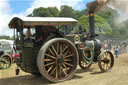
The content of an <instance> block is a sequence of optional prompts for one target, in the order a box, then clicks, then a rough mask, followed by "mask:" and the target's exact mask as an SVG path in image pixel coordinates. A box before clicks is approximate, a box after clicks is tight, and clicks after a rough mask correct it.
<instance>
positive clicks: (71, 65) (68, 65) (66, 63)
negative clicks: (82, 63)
mask: <svg viewBox="0 0 128 85" xmlns="http://www.w3.org/2000/svg"><path fill="white" fill-rule="evenodd" d="M64 63H65V64H66V65H68V66H71V67H72V65H71V64H70V63H67V62H64Z"/></svg>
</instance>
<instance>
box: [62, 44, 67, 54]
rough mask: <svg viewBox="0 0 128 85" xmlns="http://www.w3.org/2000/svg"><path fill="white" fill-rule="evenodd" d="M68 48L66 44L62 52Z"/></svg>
mask: <svg viewBox="0 0 128 85" xmlns="http://www.w3.org/2000/svg"><path fill="white" fill-rule="evenodd" d="M67 48H68V45H67V46H66V47H65V48H64V49H63V51H62V53H63V52H64V51H65V50H66V49H67Z"/></svg>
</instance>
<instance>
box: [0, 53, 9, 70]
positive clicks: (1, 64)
mask: <svg viewBox="0 0 128 85" xmlns="http://www.w3.org/2000/svg"><path fill="white" fill-rule="evenodd" d="M10 66H11V57H10V56H8V55H3V56H2V57H1V58H0V69H8V68H9V67H10Z"/></svg>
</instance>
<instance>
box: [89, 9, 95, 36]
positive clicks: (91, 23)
mask: <svg viewBox="0 0 128 85" xmlns="http://www.w3.org/2000/svg"><path fill="white" fill-rule="evenodd" d="M88 16H89V33H90V37H91V38H95V21H94V12H93V11H89V12H88Z"/></svg>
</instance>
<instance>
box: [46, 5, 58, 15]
mask: <svg viewBox="0 0 128 85" xmlns="http://www.w3.org/2000/svg"><path fill="white" fill-rule="evenodd" d="M48 10H49V12H50V14H51V15H52V16H54V17H57V16H59V10H58V9H57V8H56V7H48Z"/></svg>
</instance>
